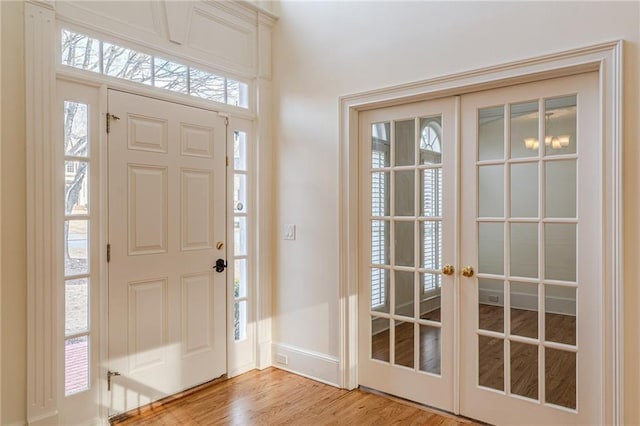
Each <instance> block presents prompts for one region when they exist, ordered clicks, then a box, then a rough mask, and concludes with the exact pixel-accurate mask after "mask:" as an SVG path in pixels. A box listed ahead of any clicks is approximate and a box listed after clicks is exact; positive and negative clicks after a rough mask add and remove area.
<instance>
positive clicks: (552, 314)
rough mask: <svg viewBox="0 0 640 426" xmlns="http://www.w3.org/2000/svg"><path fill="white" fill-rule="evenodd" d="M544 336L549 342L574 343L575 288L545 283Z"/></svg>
mask: <svg viewBox="0 0 640 426" xmlns="http://www.w3.org/2000/svg"><path fill="white" fill-rule="evenodd" d="M544 306H545V309H544V311H545V338H546V340H547V341H549V342H556V343H564V344H566V345H575V344H576V289H575V288H572V287H561V286H555V285H546V286H545V294H544Z"/></svg>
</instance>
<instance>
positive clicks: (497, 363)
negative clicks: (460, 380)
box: [478, 336, 504, 390]
mask: <svg viewBox="0 0 640 426" xmlns="http://www.w3.org/2000/svg"><path fill="white" fill-rule="evenodd" d="M478 384H479V385H480V386H484V387H487V388H492V389H497V390H504V340H502V339H497V338H495V337H488V336H478Z"/></svg>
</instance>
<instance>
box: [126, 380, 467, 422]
mask: <svg viewBox="0 0 640 426" xmlns="http://www.w3.org/2000/svg"><path fill="white" fill-rule="evenodd" d="M117 424H118V425H142V426H144V425H158V426H160V425H167V426H168V425H171V426H175V425H314V426H315V425H374V424H375V425H400V424H401V425H441V426H453V425H468V424H474V423H473V422H471V421H469V420H467V419H462V418H457V417H454V416H451V415H448V414H444V413H439V412H436V411H432V410H429V409H426V408H423V407H421V406H418V405H415V404H412V403H409V402H406V401H402V400H396V399H392V398H388V397H386V396H382V395H377V394H374V393H370V392H366V391H362V390H353V391H345V390H342V389H337V388H335V387H332V386H328V385H324V384H322V383H319V382H316V381H313V380H310V379H306V378H303V377H300V376H297V375H295V374H291V373H287V372H285V371H282V370H278V369H275V368H268V369H266V370H263V371H251V372H249V373H246V374H243V375H241V376H238V377H234V378H233V379H230V380H227V381H224V382H221V383H217V384H214V385H211V386H208V387H205V388H203V389H200V390H198V391H197V392H195V393H193V394H190V395H187V396H185V397H183V398H181V399H178V400H175V401H172V402H170V403H168V404H165V405H162V406H157V407H153V408H150V409H148V410H147V411H146V412H143V413H142V414H138V415H136V416H133V417H129V418H128V419H126V420H121V421H119V422H118V423H117Z"/></svg>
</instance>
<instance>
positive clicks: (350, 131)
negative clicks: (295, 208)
mask: <svg viewBox="0 0 640 426" xmlns="http://www.w3.org/2000/svg"><path fill="white" fill-rule="evenodd" d="M622 50H623V41H622V40H617V41H611V42H607V43H602V44H597V45H593V46H588V47H583V48H578V49H574V50H569V51H565V52H560V53H555V54H550V55H546V56H541V57H536V58H531V59H525V60H521V61H517V62H511V63H506V64H502V65H497V66H493V67H488V68H483V69H478V70H473V71H468V72H463V73H459V74H454V75H449V76H443V77H440V78H434V79H431V80H425V81H419V82H415V83H409V84H404V85H400V86H394V87H390V88H385V89H380V90H374V91H369V92H364V93H358V94H354V95H348V96H344V97H341V98H340V123H339V126H340V170H339V173H340V174H339V182H340V187H339V188H340V199H339V200H340V202H339V235H340V240H339V249H338V252H337V259H336V260H337V263H338V265H339V274H340V275H339V300H340V308H339V309H340V375H341V386H342V387H344V388H347V389H354V388H355V387H356V386H357V385H358V353H357V350H358V280H359V277H358V259H359V258H360V256H361V253H360V251H359V247H358V235H357V234H358V231H357V230H358V221H359V218H358V200H359V199H360V196H359V188H358V116H359V112H360V111H364V110H367V109H372V108H381V107H387V106H392V105H398V104H404V103H409V102H417V101H423V100H429V99H435V98H440V97H444V96H454V95H460V94H464V93H470V92H474V91H479V90H487V89H492V88H497V87H504V86H510V85H515V84H520V83H527V82H532V81H539V80H544V79H548V78H554V77H562V76H568V75H574V74H579V73H583V72H588V71H597V72H598V73H599V77H600V93H599V95H600V96H599V99H600V104H599V108H600V112H599V114H600V117H601V126H602V127H601V135H602V138H603V139H602V140H603V146H604V147H605V152H604V158H603V161H604V166H605V169H604V170H605V175H604V183H603V189H604V198H603V208H604V218H605V219H604V220H605V222H604V223H603V226H604V229H605V236H604V247H603V252H604V254H605V259H604V262H605V268H604V270H605V271H606V275H605V276H604V277H603V281H604V292H605V294H604V302H603V303H604V307H603V312H604V318H605V319H604V324H603V326H604V351H605V354H604V357H603V360H604V361H603V365H602V369H601V371H600V372H599V374H602V376H603V377H604V378H605V380H604V387H605V388H604V389H603V394H604V401H603V407H602V408H603V410H602V412H603V418H602V421H601V423H603V424H614V425H621V424H624V394H623V392H624V383H623V378H624V364H623V355H624V352H623V349H624V348H623V340H624V329H623V288H624V287H623V269H622V267H623V264H622V259H623V251H622V248H623V232H622V225H623V221H622V212H623V210H622V207H623V206H622V164H623V162H622V147H623V140H622V130H623V127H622V117H623V112H622V82H623V80H622V77H623V76H622V57H623V55H622ZM454 398H455V400H459V398H458V395H454ZM456 410H457V404H456ZM456 414H458V413H457V412H456Z"/></svg>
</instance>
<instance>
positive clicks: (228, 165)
mask: <svg viewBox="0 0 640 426" xmlns="http://www.w3.org/2000/svg"><path fill="white" fill-rule="evenodd" d="M227 167H229V156H228V155H227Z"/></svg>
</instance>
